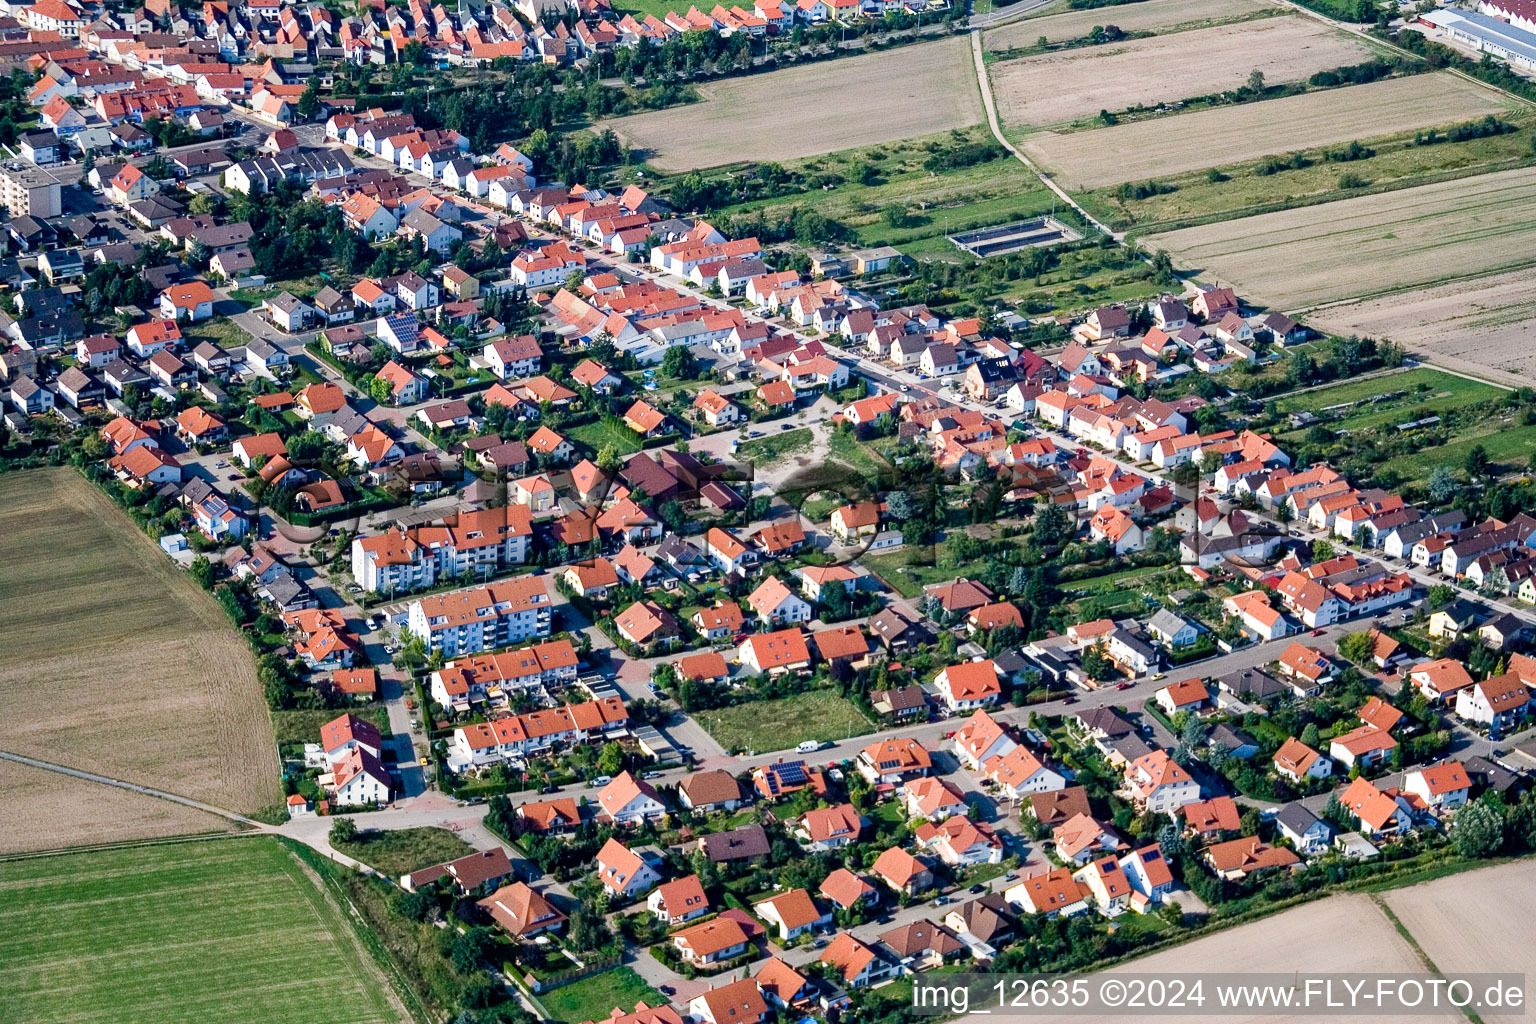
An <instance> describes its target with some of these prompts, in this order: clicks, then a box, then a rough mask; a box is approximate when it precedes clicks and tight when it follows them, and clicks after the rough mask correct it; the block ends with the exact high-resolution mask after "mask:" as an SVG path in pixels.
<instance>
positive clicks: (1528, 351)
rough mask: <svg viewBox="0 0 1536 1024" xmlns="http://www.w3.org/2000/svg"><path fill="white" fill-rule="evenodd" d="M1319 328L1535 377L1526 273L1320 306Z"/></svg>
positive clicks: (1522, 380) (1508, 377) (1533, 300)
mask: <svg viewBox="0 0 1536 1024" xmlns="http://www.w3.org/2000/svg"><path fill="white" fill-rule="evenodd" d="M1311 322H1312V324H1313V326H1315V327H1317V328H1318V329H1319V330H1324V331H1329V332H1331V333H1334V334H1362V335H1370V336H1372V337H1378V338H1390V339H1392V340H1393V341H1395V342H1397V343H1398V344H1400V345H1402V346H1403V347H1404V348H1406V349H1408V350H1410V351H1412V352H1418V353H1420V354H1422V355H1425V356H1428V357H1429V358H1431V359H1434V360H1435V361H1436V362H1439V363H1443V364H1444V365H1446V366H1449V367H1451V368H1453V369H1459V370H1466V371H1470V372H1474V373H1487V374H1493V375H1502V379H1503V380H1505V381H1507V382H1508V383H1510V384H1512V385H1515V386H1517V387H1527V386H1529V384H1530V381H1531V380H1532V378H1533V377H1536V293H1533V292H1532V290H1531V277H1530V274H1529V273H1528V272H1526V271H1515V272H1512V273H1506V274H1493V275H1491V276H1488V277H1480V278H1475V279H1473V280H1469V281H1458V282H1455V283H1454V284H1445V285H1440V286H1438V287H1435V288H1426V289H1424V290H1422V291H1416V292H1411V293H1409V294H1406V295H1394V296H1392V297H1391V298H1384V299H1368V300H1365V301H1361V302H1350V303H1346V304H1344V305H1339V306H1329V307H1327V308H1325V309H1320V310H1318V311H1317V312H1316V313H1315V314H1314V315H1313V316H1312V317H1311Z"/></svg>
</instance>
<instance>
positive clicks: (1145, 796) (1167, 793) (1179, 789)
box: [1125, 750, 1200, 814]
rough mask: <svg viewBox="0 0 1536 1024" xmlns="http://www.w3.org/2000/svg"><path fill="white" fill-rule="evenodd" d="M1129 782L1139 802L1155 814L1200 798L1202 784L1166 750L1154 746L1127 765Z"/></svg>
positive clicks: (1171, 811)
mask: <svg viewBox="0 0 1536 1024" xmlns="http://www.w3.org/2000/svg"><path fill="white" fill-rule="evenodd" d="M1125 783H1126V789H1127V790H1129V791H1130V793H1131V796H1132V797H1133V798H1134V800H1135V803H1136V805H1137V806H1138V807H1142V808H1144V809H1145V810H1148V811H1151V812H1152V813H1154V814H1172V813H1173V811H1174V809H1175V808H1178V807H1182V806H1183V805H1185V804H1187V803H1193V802H1194V801H1196V800H1198V799H1200V784H1199V783H1198V782H1196V781H1195V780H1194V779H1192V778H1190V777H1189V773H1188V772H1186V771H1185V770H1184V769H1183V768H1182V767H1180V766H1179V763H1178V762H1177V761H1175V760H1174V759H1173V758H1171V757H1169V756H1168V752H1167V751H1165V750H1154V751H1153V752H1152V753H1150V754H1144V755H1143V756H1141V757H1138V758H1137V759H1136V760H1134V761H1132V762H1131V763H1130V764H1128V765H1126V767H1125Z"/></svg>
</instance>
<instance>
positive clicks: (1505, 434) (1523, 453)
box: [1392, 423, 1536, 482]
mask: <svg viewBox="0 0 1536 1024" xmlns="http://www.w3.org/2000/svg"><path fill="white" fill-rule="evenodd" d="M1478 445H1482V446H1483V448H1484V449H1485V450H1486V451H1487V453H1488V458H1489V459H1490V460H1491V461H1493V462H1495V463H1501V464H1503V465H1504V466H1506V467H1508V468H1509V469H1514V470H1522V469H1525V468H1526V467H1527V466H1528V465H1530V463H1531V459H1532V457H1533V456H1536V427H1519V426H1504V425H1502V424H1498V423H1489V424H1488V425H1487V432H1486V433H1479V434H1471V435H1468V436H1466V437H1459V438H1457V439H1456V440H1454V441H1452V442H1451V443H1450V444H1445V445H1441V446H1440V447H1439V448H1426V449H1424V450H1423V451H1421V452H1416V453H1415V454H1413V455H1410V456H1408V457H1407V458H1406V459H1395V460H1393V462H1392V468H1393V469H1396V470H1398V471H1399V472H1401V473H1402V474H1403V475H1404V476H1405V477H1407V478H1408V479H1409V480H1410V481H1417V482H1423V481H1425V480H1428V479H1429V474H1431V473H1433V472H1434V471H1435V467H1436V466H1447V467H1450V468H1452V469H1454V468H1456V467H1458V466H1460V465H1462V464H1463V463H1464V462H1465V461H1466V459H1467V453H1469V452H1470V451H1471V450H1472V449H1473V448H1475V447H1477V446H1478Z"/></svg>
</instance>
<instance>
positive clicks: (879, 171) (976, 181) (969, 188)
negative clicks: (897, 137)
mask: <svg viewBox="0 0 1536 1024" xmlns="http://www.w3.org/2000/svg"><path fill="white" fill-rule="evenodd" d="M957 140H963V141H965V142H990V141H991V136H990V134H989V133H988V132H987V130H986V129H985V128H984V127H981V126H976V127H972V128H965V129H960V130H958V131H955V132H945V133H943V134H940V135H931V136H924V137H922V138H916V139H905V140H903V141H901V142H889V143H885V144H882V145H878V146H865V147H862V148H859V149H845V150H839V151H838V152H835V153H825V154H822V155H820V156H815V157H811V158H808V159H805V160H796V161H792V162H790V163H787V164H785V168H786V169H787V170H789V171H791V172H798V173H803V174H806V175H808V176H813V177H814V176H817V175H828V174H835V175H838V176H839V177H841V178H842V179H843V182H842V184H840V185H836V186H833V187H831V188H827V189H815V190H813V191H810V192H804V193H799V194H795V195H788V196H781V197H778V198H774V199H758V200H753V201H750V202H744V203H738V204H736V205H734V206H727V207H725V208H724V209H722V210H720V211H718V212H716V213H715V214H714V216H715V217H716V218H718V219H725V218H728V217H730V216H733V215H735V214H741V213H752V212H755V211H758V210H762V211H764V212H765V213H767V214H768V215H770V216H772V215H776V214H783V213H785V212H787V211H789V210H790V209H792V208H793V207H796V206H802V207H803V206H807V205H809V206H811V207H812V208H814V209H815V210H816V211H817V212H818V213H821V214H824V215H825V216H827V217H830V218H832V219H833V220H836V221H838V222H840V223H842V224H845V225H847V226H848V227H849V228H851V229H853V231H854V232H855V233H856V234H857V236H858V238H857V242H858V244H859V245H864V246H872V245H899V246H901V247H902V250H903V251H904V252H907V253H908V254H909V255H915V254H918V253H922V252H926V251H930V250H933V249H940V250H952V249H953V247H952V246H951V245H950V244H949V243H948V242H947V241H945V240H944V237H943V236H944V234H945V233H946V232H955V231H964V230H967V229H969V228H975V227H985V226H990V225H993V224H1006V223H1007V222H1008V221H1010V220H1022V219H1024V218H1026V217H1032V216H1036V215H1038V214H1040V213H1043V212H1048V211H1049V210H1050V209H1051V206H1052V203H1051V200H1052V196H1051V193H1050V192H1049V191H1047V190H1046V189H1045V188H1043V187H1042V186H1041V185H1040V182H1039V180H1038V179H1037V178H1036V177H1035V176H1034V175H1033V174H1031V173H1030V172H1029V170H1028V169H1027V168H1026V167H1025V166H1024V165H1023V164H1021V163H1019V162H1018V161H1017V160H1010V159H1007V158H1006V157H1002V158H998V159H995V160H989V161H986V162H985V163H980V164H975V165H973V166H970V167H962V168H958V169H955V170H946V171H941V172H939V173H937V174H935V173H933V172H930V171H929V170H928V169H927V168H926V167H924V166H923V163H924V161H925V160H927V159H928V158H929V156H930V155H931V154H932V153H933V152H935V151H939V150H941V149H943V148H946V147H948V146H950V145H953V144H954V143H955V142H956V141H957ZM861 166H867V167H870V168H872V169H873V170H874V172H875V173H876V175H877V177H876V178H875V179H873V180H872V181H871V183H870V184H868V185H865V184H860V183H859V178H858V173H857V170H856V169H857V168H859V167H861ZM740 170H741V169H740V168H739V167H734V168H726V169H723V170H722V171H720V172H717V173H720V174H722V175H726V176H732V175H735V174H738V173H740ZM888 206H899V207H902V208H904V209H905V210H906V211H907V218H908V219H907V222H906V223H904V224H901V225H897V226H892V225H891V224H889V223H887V221H886V220H885V219H884V216H883V213H882V211H884V209H885V208H886V207H888Z"/></svg>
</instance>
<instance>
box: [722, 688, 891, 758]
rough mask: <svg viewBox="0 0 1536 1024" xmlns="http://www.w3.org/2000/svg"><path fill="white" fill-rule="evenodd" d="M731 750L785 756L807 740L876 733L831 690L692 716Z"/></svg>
mask: <svg viewBox="0 0 1536 1024" xmlns="http://www.w3.org/2000/svg"><path fill="white" fill-rule="evenodd" d="M693 717H694V718H695V719H697V720H698V722H699V724H700V725H702V726H704V728H705V729H706V730H707V731H708V732H709V734H710V735H711V736H713V737H714V738H715V739H716V740H717V741H719V743H720V744H721V746H723V747H725V748H726V749H727V750H755V751H757V752H759V753H762V752H764V751H769V750H787V749H788V748H790V747H793V746H794V745H795V744H797V743H799V742H801V741H803V740H820V741H821V742H827V741H829V740H841V739H847V738H848V737H849V736H862V735H864V734H865V733H867V732H873V731H874V726H873V725H871V724H870V722H869V719H867V718H865V717H864V715H863V713H862V712H860V711H859V709H858V708H856V707H854V706H853V705H852V704H850V703H849V702H848V701H846V700H843V699H842V698H841V697H839V696H838V695H837V694H836V693H834V692H832V691H830V690H810V691H807V692H805V693H797V694H793V695H792V696H789V697H781V698H779V699H777V700H755V701H750V702H748V703H746V704H734V705H732V706H731V707H728V708H718V709H716V710H712V711H701V712H699V713H698V714H696V715H694V716H693Z"/></svg>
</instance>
